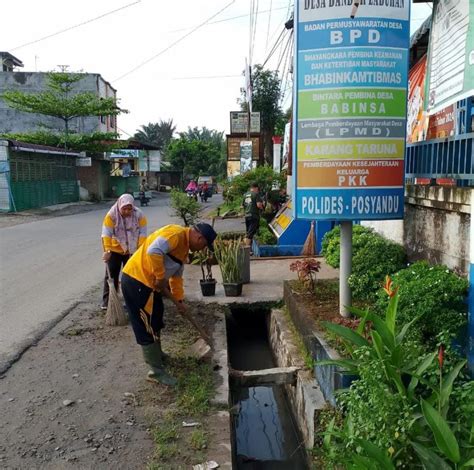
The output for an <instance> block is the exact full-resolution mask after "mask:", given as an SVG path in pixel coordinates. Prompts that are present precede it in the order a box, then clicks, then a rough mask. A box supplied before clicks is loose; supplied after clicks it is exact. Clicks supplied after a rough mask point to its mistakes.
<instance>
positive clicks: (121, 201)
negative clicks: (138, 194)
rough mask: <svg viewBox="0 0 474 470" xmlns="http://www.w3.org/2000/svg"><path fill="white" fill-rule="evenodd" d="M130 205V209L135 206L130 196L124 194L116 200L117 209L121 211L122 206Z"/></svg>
mask: <svg viewBox="0 0 474 470" xmlns="http://www.w3.org/2000/svg"><path fill="white" fill-rule="evenodd" d="M129 205H131V206H132V207H134V206H135V199H134V198H133V196H132V195H131V194H128V193H125V194H122V195H121V196H120V197H119V198H118V199H117V206H118V208H119V209H122V207H123V206H129Z"/></svg>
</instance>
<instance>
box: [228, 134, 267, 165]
mask: <svg viewBox="0 0 474 470" xmlns="http://www.w3.org/2000/svg"><path fill="white" fill-rule="evenodd" d="M246 140H247V138H246V137H231V136H227V160H235V161H239V162H240V142H243V141H246ZM250 140H251V141H252V158H253V159H254V160H258V155H259V150H260V137H250Z"/></svg>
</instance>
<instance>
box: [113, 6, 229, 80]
mask: <svg viewBox="0 0 474 470" xmlns="http://www.w3.org/2000/svg"><path fill="white" fill-rule="evenodd" d="M233 3H235V0H232V1H231V2H229V3H228V4H227V5H226V6H225V7H224V8H221V9H220V10H219V11H218V12H217V13H214V14H213V15H212V16H210V17H209V18H207V19H206V20H205V21H203V22H202V23H200V24H199V25H197V26H196V27H195V28H193V29H192V30H191V31H189V33H186V34H185V35H183V36H181V37H180V38H179V39H177V40H176V41H174V42H172V43H171V44H170V45H169V46H167V47H165V48H164V49H162V50H161V51H160V52H158V53H157V54H155V55H153V56H151V57H150V58H149V59H146V60H144V61H143V62H141V63H140V64H138V65H137V66H135V67H133V68H132V69H130V70H129V71H128V72H125V73H124V74H123V75H121V76H120V77H118V78H116V79H115V80H114V82H117V81H119V80H122V78H125V77H127V76H128V75H130V74H131V73H133V72H135V71H136V70H138V69H140V68H141V67H143V66H144V65H146V64H148V63H149V62H151V61H152V60H154V59H156V58H157V57H159V56H160V55H162V54H164V53H165V52H167V51H169V50H170V49H171V48H172V47H174V46H176V44H178V43H180V42H181V41H183V40H184V39H186V38H187V37H188V36H191V34H193V33H194V32H196V31H197V30H198V29H200V28H202V27H203V26H204V25H206V24H207V23H209V21H210V20H212V19H213V18H215V17H216V16H218V15H220V14H221V13H222V12H223V11H224V10H226V9H227V8H229V7H230V6H231V5H232V4H233Z"/></svg>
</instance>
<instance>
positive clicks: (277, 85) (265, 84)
mask: <svg viewBox="0 0 474 470" xmlns="http://www.w3.org/2000/svg"><path fill="white" fill-rule="evenodd" d="M280 97H281V82H280V79H279V78H278V71H276V70H264V69H263V66H262V65H258V64H257V65H254V67H253V72H252V111H260V119H261V129H262V134H263V148H264V158H265V161H266V162H267V163H268V164H269V165H271V164H272V162H273V143H272V137H273V135H274V132H275V126H276V125H277V123H278V122H279V120H280V119H281V117H282V115H283V112H282V109H281V107H280V105H279V102H280ZM239 103H240V105H241V108H242V110H243V111H247V110H248V104H247V101H246V97H245V89H243V88H242V89H241V98H240V100H239Z"/></svg>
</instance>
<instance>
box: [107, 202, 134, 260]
mask: <svg viewBox="0 0 474 470" xmlns="http://www.w3.org/2000/svg"><path fill="white" fill-rule="evenodd" d="M128 205H131V206H132V207H133V211H132V213H131V214H130V217H122V214H121V213H120V209H122V207H124V206H128ZM141 215H142V212H141V211H140V209H138V208H137V207H135V200H134V198H133V196H132V195H131V194H122V195H121V196H120V197H119V198H118V199H117V202H116V203H115V204H114V205H113V206H112V207H111V208H110V210H109V216H110V218H111V219H112V220H113V222H114V234H113V238H115V239H116V240H117V241H118V242H119V243H120V246H121V247H122V250H123V251H124V253H130V254H132V253H133V252H134V251H135V250H136V249H137V248H138V239H139V237H140V226H139V222H140V217H141Z"/></svg>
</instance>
